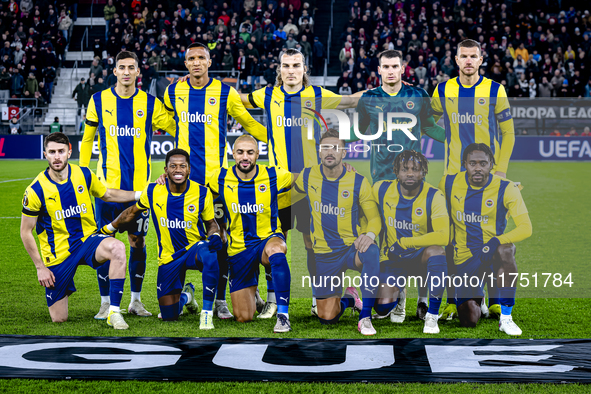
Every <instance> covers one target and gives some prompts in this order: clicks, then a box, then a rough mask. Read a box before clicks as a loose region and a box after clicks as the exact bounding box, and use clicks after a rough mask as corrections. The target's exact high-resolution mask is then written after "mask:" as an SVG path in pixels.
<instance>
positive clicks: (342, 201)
mask: <svg viewBox="0 0 591 394" xmlns="http://www.w3.org/2000/svg"><path fill="white" fill-rule="evenodd" d="M294 189H295V191H296V192H298V193H302V194H305V195H306V197H307V200H308V204H309V208H310V213H311V216H312V218H311V223H310V233H311V236H312V243H313V245H314V252H316V253H332V252H339V251H342V250H343V249H344V248H347V247H349V246H351V245H353V242H355V240H356V239H357V237H359V235H360V234H362V232H361V224H360V217H361V216H365V217H367V220H368V222H367V227H365V226H364V229H365V230H367V232H373V233H374V234H375V235H376V236H377V235H378V234H379V233H380V229H381V224H380V222H381V220H380V213H379V211H378V207H377V203H376V200H375V199H374V197H373V194H372V191H371V185H370V184H369V181H368V180H367V178H365V177H364V176H363V175H360V174H358V173H356V172H353V171H351V172H348V171H346V170H345V168H344V167H343V172H342V174H341V175H340V176H339V177H338V178H336V179H331V178H327V177H326V176H325V175H324V171H323V169H322V165H320V164H319V165H316V166H314V167H310V168H305V169H304V170H303V171H302V172H301V173H300V175H299V176H298V179H297V181H296V184H295V187H294Z"/></svg>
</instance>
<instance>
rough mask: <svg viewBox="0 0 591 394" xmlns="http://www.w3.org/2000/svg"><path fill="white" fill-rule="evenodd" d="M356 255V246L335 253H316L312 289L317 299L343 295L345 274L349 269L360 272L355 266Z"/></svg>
mask: <svg viewBox="0 0 591 394" xmlns="http://www.w3.org/2000/svg"><path fill="white" fill-rule="evenodd" d="M356 254H357V249H355V245H351V246H349V247H348V248H344V249H342V250H340V251H337V252H333V253H316V272H315V273H314V275H313V278H312V287H313V288H314V294H315V295H316V297H317V298H329V297H334V296H337V297H340V296H341V295H342V294H343V286H342V284H343V283H342V282H343V273H344V272H345V271H347V270H348V269H350V270H355V271H359V269H358V268H357V267H356V266H355V255H356ZM333 277H335V279H332V278H333ZM336 278H338V279H339V280H338V281H337V279H336Z"/></svg>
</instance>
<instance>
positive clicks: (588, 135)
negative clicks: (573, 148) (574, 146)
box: [581, 126, 591, 137]
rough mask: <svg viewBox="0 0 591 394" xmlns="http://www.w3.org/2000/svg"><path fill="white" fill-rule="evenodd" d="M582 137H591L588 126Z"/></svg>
mask: <svg viewBox="0 0 591 394" xmlns="http://www.w3.org/2000/svg"><path fill="white" fill-rule="evenodd" d="M581 137H591V131H590V130H589V126H587V127H585V128H584V129H583V132H582V133H581Z"/></svg>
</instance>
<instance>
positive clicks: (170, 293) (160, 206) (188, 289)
mask: <svg viewBox="0 0 591 394" xmlns="http://www.w3.org/2000/svg"><path fill="white" fill-rule="evenodd" d="M164 171H165V172H166V177H167V181H166V183H165V184H164V185H158V184H156V183H151V184H149V185H148V186H147V187H146V188H145V189H144V191H143V192H142V195H141V198H140V200H139V201H138V203H137V204H136V205H134V206H131V207H129V208H127V209H126V210H125V211H123V212H122V213H121V215H119V216H118V217H117V219H115V220H114V221H113V222H112V223H110V224H108V225H106V226H105V227H103V228H102V229H101V231H103V232H105V233H113V232H115V231H116V230H117V229H118V228H120V227H121V226H125V225H126V224H127V223H130V222H132V221H133V220H135V218H136V217H137V216H138V215H139V214H140V213H141V212H143V211H146V210H148V209H149V210H150V212H151V216H152V220H153V222H154V228H155V229H156V235H157V237H158V279H157V295H158V303H159V304H160V313H161V316H162V320H167V321H171V320H178V318H179V315H180V314H181V311H182V310H183V307H184V306H186V307H187V310H188V311H189V312H190V313H196V312H197V311H198V309H199V306H198V304H197V301H196V300H195V288H194V286H193V285H192V284H191V283H188V284H187V285H185V286H184V287H183V285H184V282H185V274H186V271H187V270H198V271H201V273H202V275H201V278H202V281H203V310H202V311H201V321H200V324H199V329H201V330H210V329H213V328H214V326H213V302H214V297H215V294H216V289H217V283H218V277H219V274H220V269H219V266H218V261H217V254H216V252H217V251H218V250H220V249H221V248H222V247H223V243H222V240H221V238H220V235H219V227H218V225H217V223H216V222H215V220H214V211H213V198H212V195H211V192H210V191H209V189H208V188H206V187H205V186H202V185H200V184H198V183H196V182H193V181H190V180H189V179H188V178H189V173H190V172H191V166H190V164H189V154H188V153H187V152H185V151H184V150H182V149H173V150H171V151H169V152H168V154H167V155H166V161H165V167H164ZM204 226H205V227H204Z"/></svg>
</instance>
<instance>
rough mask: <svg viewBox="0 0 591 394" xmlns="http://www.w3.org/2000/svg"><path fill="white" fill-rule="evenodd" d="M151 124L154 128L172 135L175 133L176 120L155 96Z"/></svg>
mask: <svg viewBox="0 0 591 394" xmlns="http://www.w3.org/2000/svg"><path fill="white" fill-rule="evenodd" d="M152 125H153V128H154V129H156V130H163V131H165V132H167V133H168V134H170V135H172V136H174V135H175V134H176V122H175V121H174V117H173V116H172V114H171V113H170V112H168V111H167V110H166V108H165V107H164V104H162V101H160V99H158V98H156V100H155V102H154V115H153V117H152Z"/></svg>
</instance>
